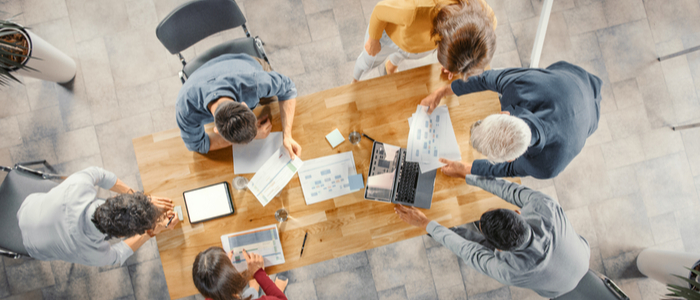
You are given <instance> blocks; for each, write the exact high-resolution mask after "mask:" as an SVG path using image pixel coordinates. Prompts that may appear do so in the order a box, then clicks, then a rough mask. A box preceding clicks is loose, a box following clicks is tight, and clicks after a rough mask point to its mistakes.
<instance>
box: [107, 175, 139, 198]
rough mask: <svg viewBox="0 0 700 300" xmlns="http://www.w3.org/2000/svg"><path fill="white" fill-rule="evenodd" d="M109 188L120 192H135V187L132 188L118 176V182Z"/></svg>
mask: <svg viewBox="0 0 700 300" xmlns="http://www.w3.org/2000/svg"><path fill="white" fill-rule="evenodd" d="M109 190H110V191H112V192H115V193H119V194H133V193H134V192H135V191H134V189H132V188H130V187H129V186H128V185H127V184H126V183H124V182H123V181H121V180H120V179H118V178H117V183H115V184H114V186H113V187H112V188H111V189H109Z"/></svg>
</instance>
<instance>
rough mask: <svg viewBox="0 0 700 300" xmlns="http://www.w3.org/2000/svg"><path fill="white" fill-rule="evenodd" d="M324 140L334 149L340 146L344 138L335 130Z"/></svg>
mask: <svg viewBox="0 0 700 300" xmlns="http://www.w3.org/2000/svg"><path fill="white" fill-rule="evenodd" d="M326 139H327V140H328V142H329V143H331V147H333V148H335V146H338V145H340V143H342V142H344V141H345V138H344V137H343V135H342V134H340V130H338V128H336V129H335V130H333V131H331V133H329V134H328V135H327V136H326Z"/></svg>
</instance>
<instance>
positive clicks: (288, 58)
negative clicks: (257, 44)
mask: <svg viewBox="0 0 700 300" xmlns="http://www.w3.org/2000/svg"><path fill="white" fill-rule="evenodd" d="M268 57H269V59H270V65H271V66H272V68H273V69H274V70H275V71H277V72H278V73H280V74H284V75H285V76H294V75H299V74H303V73H304V72H306V70H305V69H304V62H303V61H302V60H301V53H300V52H299V47H297V46H295V47H291V48H287V49H279V50H276V51H275V52H272V53H269V54H268Z"/></svg>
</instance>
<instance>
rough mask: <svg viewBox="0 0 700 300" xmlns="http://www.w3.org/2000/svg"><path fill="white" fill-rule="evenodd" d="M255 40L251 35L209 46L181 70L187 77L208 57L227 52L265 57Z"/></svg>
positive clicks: (207, 59)
mask: <svg viewBox="0 0 700 300" xmlns="http://www.w3.org/2000/svg"><path fill="white" fill-rule="evenodd" d="M255 40H256V38H252V37H249V38H239V39H235V40H232V41H228V42H226V43H221V44H219V45H216V46H214V47H211V48H210V49H208V50H207V51H204V52H203V53H202V54H200V55H198V56H197V57H195V58H194V59H193V60H191V61H190V62H188V63H187V65H185V66H184V67H183V68H182V72H184V73H185V75H187V77H189V76H190V75H192V73H194V71H196V70H197V69H199V67H201V66H202V65H203V64H205V63H206V62H208V61H209V60H210V59H212V58H215V57H218V56H219V55H222V54H228V53H245V54H248V55H250V56H252V57H257V58H260V59H266V58H265V55H264V53H263V52H262V51H260V48H258V47H257V46H256V45H255Z"/></svg>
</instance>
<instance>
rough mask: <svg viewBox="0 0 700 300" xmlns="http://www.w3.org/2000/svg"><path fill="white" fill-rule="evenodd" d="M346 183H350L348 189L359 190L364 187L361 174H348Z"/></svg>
mask: <svg viewBox="0 0 700 300" xmlns="http://www.w3.org/2000/svg"><path fill="white" fill-rule="evenodd" d="M348 183H349V184H350V190H352V191H356V190H361V189H362V188H364V187H365V184H364V182H363V180H362V174H355V175H350V176H348Z"/></svg>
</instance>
